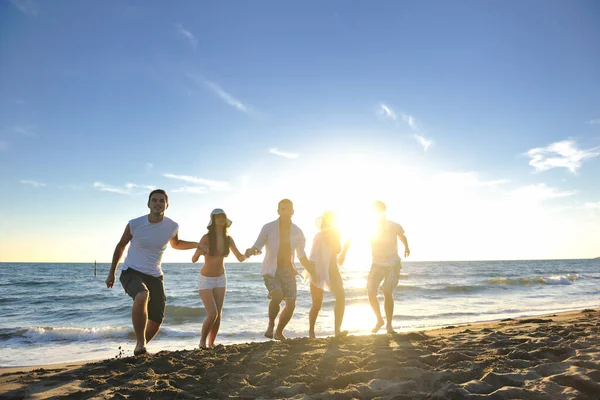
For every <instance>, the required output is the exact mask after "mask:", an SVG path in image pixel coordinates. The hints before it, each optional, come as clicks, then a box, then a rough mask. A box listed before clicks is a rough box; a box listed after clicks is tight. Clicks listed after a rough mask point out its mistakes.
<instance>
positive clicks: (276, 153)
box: [269, 149, 298, 159]
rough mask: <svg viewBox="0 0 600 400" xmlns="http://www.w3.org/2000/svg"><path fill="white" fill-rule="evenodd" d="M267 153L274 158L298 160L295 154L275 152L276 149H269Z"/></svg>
mask: <svg viewBox="0 0 600 400" xmlns="http://www.w3.org/2000/svg"><path fill="white" fill-rule="evenodd" d="M269 153H271V154H275V155H276V156H280V157H285V158H290V159H294V158H298V154H296V153H288V152H285V151H281V150H277V149H269Z"/></svg>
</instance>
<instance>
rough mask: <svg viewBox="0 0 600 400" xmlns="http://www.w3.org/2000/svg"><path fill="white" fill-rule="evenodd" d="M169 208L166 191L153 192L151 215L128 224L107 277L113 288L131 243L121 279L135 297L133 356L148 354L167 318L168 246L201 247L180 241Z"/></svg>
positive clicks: (108, 284) (177, 229)
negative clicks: (163, 264) (165, 279)
mask: <svg viewBox="0 0 600 400" xmlns="http://www.w3.org/2000/svg"><path fill="white" fill-rule="evenodd" d="M167 207H169V198H168V196H167V194H166V193H165V191H164V190H162V189H156V190H153V191H152V192H151V193H150V196H148V208H149V209H150V213H149V214H148V215H144V216H141V217H139V218H135V219H132V220H131V221H129V223H128V224H127V226H126V227H125V232H124V233H123V236H122V237H121V240H120V241H119V243H118V244H117V247H116V248H115V252H114V254H113V259H112V263H111V266H110V271H109V272H108V278H106V287H108V288H112V287H113V285H114V283H115V279H116V276H115V275H116V271H117V266H118V265H119V261H120V260H121V257H122V256H123V251H124V250H125V247H127V244H128V243H129V242H131V245H130V246H129V251H128V252H127V257H126V258H125V262H124V263H123V268H122V271H121V276H120V279H119V280H120V281H121V284H122V285H123V289H125V292H126V293H127V294H128V295H129V296H131V298H133V307H132V308H131V320H132V322H133V329H134V331H135V336H136V339H137V343H136V346H135V349H134V351H133V354H134V355H139V354H144V353H146V343H148V342H149V341H150V340H152V338H153V337H154V336H155V335H156V334H157V333H158V331H159V329H160V325H161V324H162V321H163V318H164V315H165V307H166V300H167V298H166V296H165V287H164V284H163V271H162V268H161V261H162V256H163V253H164V252H165V249H166V248H167V243H171V247H173V248H174V249H177V250H188V249H195V248H197V247H198V246H200V245H199V244H198V242H187V241H184V240H180V239H179V237H178V231H179V225H177V223H175V222H174V221H172V220H171V219H169V218H167V217H165V210H166V209H167ZM205 251H208V249H205Z"/></svg>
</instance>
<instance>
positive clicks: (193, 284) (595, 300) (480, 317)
mask: <svg viewBox="0 0 600 400" xmlns="http://www.w3.org/2000/svg"><path fill="white" fill-rule="evenodd" d="M201 265H202V264H200V263H199V264H164V265H163V270H164V272H165V291H166V295H167V310H166V317H165V320H164V322H163V326H162V329H161V331H160V332H159V334H158V335H157V337H156V338H155V339H154V340H153V341H152V342H151V343H150V344H149V346H148V350H149V351H150V352H157V351H160V350H182V349H193V348H196V347H197V346H198V342H199V337H200V329H201V326H202V321H203V319H204V316H205V315H206V313H205V311H204V308H203V306H202V302H201V300H200V297H199V296H198V291H197V278H198V274H199V269H200V267H201ZM109 266H110V265H109V264H98V265H97V275H96V276H94V265H93V264H90V263H83V264H73V263H69V264H58V263H57V264H52V263H0V366H1V367H8V366H26V365H44V364H51V363H61V362H70V361H84V360H97V359H103V358H109V357H116V356H119V354H121V355H131V353H132V350H133V347H134V345H135V336H134V334H133V329H132V326H131V304H132V300H131V298H130V297H129V296H128V295H127V294H125V292H124V291H123V288H122V287H121V285H120V283H119V281H118V279H117V282H116V283H115V287H114V288H112V289H107V288H106V284H105V282H104V281H105V279H106V275H107V273H108V269H109ZM226 268H227V276H228V287H227V295H226V297H225V305H224V309H223V319H222V322H221V329H220V331H219V335H218V337H217V343H221V344H231V343H241V342H249V341H264V340H268V339H266V338H265V337H264V336H263V333H264V331H265V329H266V327H267V322H268V318H267V307H268V301H269V300H268V299H267V291H266V289H265V287H264V284H263V280H262V277H261V275H260V264H259V263H239V264H238V263H235V264H233V263H232V264H228V265H227V267H226ZM368 269H369V265H353V264H352V263H351V262H349V261H347V263H346V264H345V265H344V266H342V267H341V268H340V270H341V273H342V277H343V279H344V286H345V290H346V314H345V318H344V323H343V326H342V328H343V329H345V330H348V331H349V333H350V334H351V335H360V334H368V333H369V331H370V329H371V328H372V327H373V326H374V325H375V316H374V314H373V312H372V310H371V308H370V306H369V304H368V300H367V293H366V289H365V285H366V279H367V275H368ZM119 274H120V270H119V272H118V273H117V278H118V275H119ZM599 295H600V260H548V261H539V260H536V261H468V262H450V261H448V262H404V263H403V267H402V270H401V276H400V283H399V286H398V288H397V289H396V291H395V315H394V322H393V325H394V329H395V330H396V331H399V332H405V331H412V330H422V329H428V328H435V327H442V326H447V325H457V324H464V323H472V322H477V321H491V320H499V319H504V318H511V317H520V316H534V315H541V314H546V313H552V312H559V311H567V310H578V309H584V308H597V307H599V306H600V296H599ZM310 298H311V297H310V289H309V287H308V285H307V284H304V283H301V282H300V278H298V300H297V306H296V311H295V314H294V317H293V318H292V320H291V322H290V323H289V325H288V327H287V329H286V335H287V336H288V337H292V338H294V337H303V336H307V331H308V311H309V309H310V303H311V300H310ZM334 303H335V302H334V298H333V296H332V295H331V294H330V293H326V294H325V299H324V302H323V308H322V310H321V313H320V315H319V318H318V320H317V326H316V330H317V336H327V335H331V334H332V333H333V306H334ZM382 312H383V306H382ZM383 332H384V330H383V329H382V333H383Z"/></svg>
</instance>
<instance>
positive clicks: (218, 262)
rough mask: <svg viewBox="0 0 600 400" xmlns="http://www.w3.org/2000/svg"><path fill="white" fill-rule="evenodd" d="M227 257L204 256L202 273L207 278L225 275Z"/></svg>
mask: <svg viewBox="0 0 600 400" xmlns="http://www.w3.org/2000/svg"><path fill="white" fill-rule="evenodd" d="M224 259H225V257H223V256H211V255H209V254H206V255H205V256H204V265H203V266H202V269H201V270H200V273H201V274H202V275H203V276H206V277H210V278H213V277H216V276H221V275H223V274H224V273H225V263H224Z"/></svg>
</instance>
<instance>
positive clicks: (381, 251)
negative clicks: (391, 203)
mask: <svg viewBox="0 0 600 400" xmlns="http://www.w3.org/2000/svg"><path fill="white" fill-rule="evenodd" d="M373 206H374V208H375V211H376V212H377V213H378V221H377V231H376V234H375V236H374V237H373V238H372V239H371V252H372V255H373V264H372V265H371V271H370V272H369V277H368V279H367V293H368V295H369V303H370V304H371V308H372V309H373V312H374V313H375V316H376V317H377V323H376V325H375V328H373V330H372V332H373V333H376V332H377V331H379V329H380V328H381V327H382V326H383V324H384V321H383V318H382V317H381V310H380V305H379V299H378V298H377V292H378V290H379V287H380V285H381V281H383V284H382V285H381V290H382V291H383V297H384V308H385V317H386V320H387V325H386V327H387V332H388V333H394V329H393V328H392V318H393V316H394V289H396V286H398V279H399V277H400V268H401V267H402V265H401V263H400V256H399V255H398V239H400V241H401V242H402V243H403V244H404V257H408V256H409V255H410V249H409V248H408V240H407V239H406V236H405V235H404V229H403V228H402V226H401V225H400V224H397V223H395V222H392V221H388V220H387V219H386V215H385V213H386V207H385V204H384V203H383V202H382V201H376V202H375V204H374V205H373Z"/></svg>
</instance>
